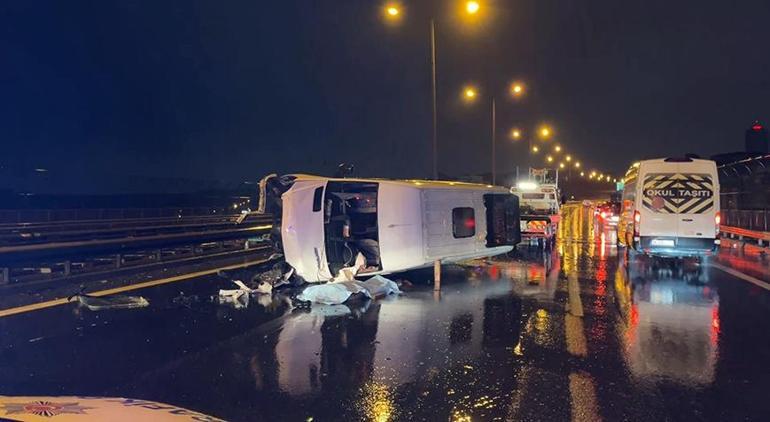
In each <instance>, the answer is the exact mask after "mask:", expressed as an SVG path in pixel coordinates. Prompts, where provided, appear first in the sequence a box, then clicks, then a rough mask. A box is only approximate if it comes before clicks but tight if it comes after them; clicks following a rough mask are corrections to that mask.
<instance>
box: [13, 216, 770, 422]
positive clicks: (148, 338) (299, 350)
mask: <svg viewBox="0 0 770 422" xmlns="http://www.w3.org/2000/svg"><path fill="white" fill-rule="evenodd" d="M559 236H560V239H559V242H558V244H557V246H556V247H555V249H554V250H553V251H550V252H543V251H541V250H539V249H537V248H534V247H533V248H524V247H520V251H519V252H518V253H517V254H515V255H512V256H510V257H499V258H496V259H494V260H491V261H487V262H478V263H476V265H470V266H466V267H460V266H453V267H447V268H445V270H444V280H443V289H442V292H441V294H440V295H437V294H434V292H433V291H432V287H431V286H430V285H429V282H428V280H429V279H430V277H431V274H430V273H428V272H422V271H418V272H412V273H408V274H403V275H398V276H396V277H394V278H395V279H399V278H405V279H408V280H411V281H412V282H413V284H414V286H413V287H407V288H405V289H404V290H405V294H404V295H402V296H399V297H389V298H386V299H383V300H379V301H375V302H365V303H358V304H355V305H339V306H314V307H313V308H312V309H311V310H309V311H306V310H305V311H303V310H298V309H291V306H290V301H289V300H287V299H286V298H285V297H281V296H277V297H275V298H273V299H270V298H265V297H263V298H261V299H260V300H252V301H251V303H249V306H248V307H245V308H242V309H234V308H232V307H229V306H226V305H219V304H215V303H211V302H209V301H208V296H210V295H212V294H214V293H215V292H216V290H217V289H219V288H230V284H229V282H228V281H227V280H224V279H222V278H219V277H216V276H209V277H203V278H199V279H194V280H190V281H184V282H178V283H172V284H167V285H163V286H158V287H153V288H148V289H144V290H140V291H137V292H134V293H132V294H142V295H143V296H145V297H147V298H148V299H149V300H150V304H151V305H150V307H148V308H143V309H134V310H120V311H117V310H116V311H102V312H92V311H88V310H87V309H81V308H77V307H76V306H75V305H66V306H59V307H55V308H50V309H44V310H38V311H34V312H29V313H25V314H20V315H14V316H10V317H6V318H0V332H2V338H0V395H89V396H122V397H133V398H141V399H150V400H155V401H161V402H167V403H171V404H174V405H178V406H183V407H187V408H190V409H194V410H198V411H201V412H203V413H207V414H211V415H214V416H218V417H221V418H225V419H229V420H236V421H247V420H308V418H312V419H313V420H334V421H339V420H378V421H384V420H457V421H470V420H543V421H545V420H548V421H552V420H592V421H593V420H598V419H604V420H687V421H692V420H767V419H768V416H769V415H770V400H768V394H769V393H770V292H768V291H766V290H764V289H762V288H760V287H757V286H755V285H753V284H750V283H747V282H746V281H744V280H742V279H739V278H737V277H735V276H733V275H729V274H727V273H725V272H724V271H721V270H719V269H717V268H714V267H712V266H710V265H708V263H706V264H705V265H697V264H696V263H692V262H686V263H684V264H681V265H676V266H673V267H669V266H667V265H660V264H658V263H655V262H651V261H649V260H646V259H641V258H638V257H637V258H634V259H632V260H631V261H630V262H627V261H626V260H625V259H624V258H623V257H618V251H617V248H616V247H615V246H614V239H613V238H612V232H611V231H610V230H604V228H603V227H602V226H601V225H596V224H594V221H593V218H592V215H591V213H590V211H589V210H587V209H584V208H583V207H581V206H577V205H571V206H568V207H565V210H564V217H563V223H562V225H561V227H560V233H559ZM621 255H622V253H621ZM714 262H717V260H715V261H714ZM718 262H722V263H725V264H730V265H731V266H733V267H736V266H741V265H743V266H744V267H743V268H745V269H746V271H750V272H753V274H754V275H755V276H757V277H760V278H761V277H764V274H765V273H764V269H766V268H767V263H766V262H764V261H762V260H761V259H760V258H756V257H746V256H743V255H740V254H735V253H733V252H732V251H731V250H727V251H724V252H723V253H722V257H720V258H719V260H718ZM232 275H233V276H234V277H241V278H244V279H246V278H248V276H249V274H240V273H238V272H234V273H233V274H232ZM180 292H184V293H185V295H186V296H187V297H188V299H186V300H185V301H184V303H180V300H179V299H177V300H176V301H175V300H174V298H175V297H177V296H178V295H179V293H180ZM193 295H197V296H198V300H197V301H196V300H192V299H189V297H190V296H193Z"/></svg>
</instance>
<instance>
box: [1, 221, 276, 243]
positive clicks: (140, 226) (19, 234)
mask: <svg viewBox="0 0 770 422" xmlns="http://www.w3.org/2000/svg"><path fill="white" fill-rule="evenodd" d="M238 217H240V216H236V215H233V216H224V218H211V217H189V218H181V219H175V218H172V219H149V220H141V221H135V220H109V221H106V222H91V223H87V224H86V223H67V224H57V223H40V224H36V225H35V226H34V227H31V226H27V225H24V224H22V225H15V226H12V227H0V246H12V245H25V244H33V243H51V242H66V241H78V240H90V239H105V238H115V237H142V236H149V235H154V234H164V233H165V234H171V233H184V232H192V231H198V232H200V231H211V230H222V229H228V228H236V227H240V228H243V227H248V226H252V225H259V224H268V223H270V222H272V218H271V217H270V216H262V215H258V216H249V217H248V218H247V219H246V220H245V221H243V222H240V223H239V220H238Z"/></svg>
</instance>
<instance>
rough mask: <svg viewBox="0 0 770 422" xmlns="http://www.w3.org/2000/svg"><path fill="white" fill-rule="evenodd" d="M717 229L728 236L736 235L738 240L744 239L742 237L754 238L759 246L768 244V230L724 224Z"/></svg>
mask: <svg viewBox="0 0 770 422" xmlns="http://www.w3.org/2000/svg"><path fill="white" fill-rule="evenodd" d="M719 231H720V232H721V233H722V235H728V236H729V237H730V238H736V237H737V238H738V239H740V240H744V239H752V240H756V241H757V244H758V245H759V246H764V245H765V244H770V232H766V231H757V230H749V229H743V228H740V227H731V226H726V225H721V226H719Z"/></svg>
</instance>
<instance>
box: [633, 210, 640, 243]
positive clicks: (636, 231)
mask: <svg viewBox="0 0 770 422" xmlns="http://www.w3.org/2000/svg"><path fill="white" fill-rule="evenodd" d="M641 223H642V214H641V213H640V212H639V210H636V211H634V237H638V236H639V226H640V225H641Z"/></svg>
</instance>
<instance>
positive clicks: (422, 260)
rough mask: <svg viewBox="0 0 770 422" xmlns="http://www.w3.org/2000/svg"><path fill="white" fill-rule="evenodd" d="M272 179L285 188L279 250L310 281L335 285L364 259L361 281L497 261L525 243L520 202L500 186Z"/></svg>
mask: <svg viewBox="0 0 770 422" xmlns="http://www.w3.org/2000/svg"><path fill="white" fill-rule="evenodd" d="M263 180H264V179H263ZM273 180H275V181H282V183H283V185H282V187H281V188H280V189H278V190H277V191H276V192H277V193H278V194H279V195H280V201H279V202H280V208H281V209H280V210H277V209H276V210H275V211H274V214H278V213H280V215H282V218H281V222H280V231H279V233H280V242H278V243H279V244H280V245H281V248H282V249H283V253H284V257H285V259H286V262H287V263H288V264H289V265H291V266H292V267H293V268H294V269H295V270H296V274H297V275H299V276H301V277H302V278H303V279H304V280H305V281H307V282H319V281H328V280H330V279H332V278H333V277H335V276H336V275H338V272H339V271H340V270H341V269H342V268H346V267H349V266H352V265H354V261H355V258H356V256H357V254H358V253H359V252H360V253H361V254H362V255H363V256H364V258H365V260H366V263H365V265H364V266H363V268H361V270H360V272H359V273H358V274H359V275H375V274H387V273H393V272H399V271H404V270H408V269H413V268H420V267H427V266H431V265H433V263H434V262H435V261H441V262H442V263H447V262H456V261H461V260H466V259H472V258H479V257H486V256H493V255H499V254H503V253H506V252H509V251H511V250H512V249H513V247H514V246H515V245H516V244H518V243H519V242H520V241H521V233H520V231H519V201H518V198H517V197H516V196H515V195H512V194H511V193H510V192H509V191H508V189H506V188H502V187H495V186H491V185H477V184H471V183H461V182H441V181H427V180H384V179H353V178H350V179H348V178H328V177H320V176H311V175H290V176H282V177H281V178H274V179H273ZM266 183H267V182H265V183H261V185H265V184H266ZM263 191H267V190H264V189H263ZM266 196H268V197H269V196H270V193H267V194H266Z"/></svg>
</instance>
